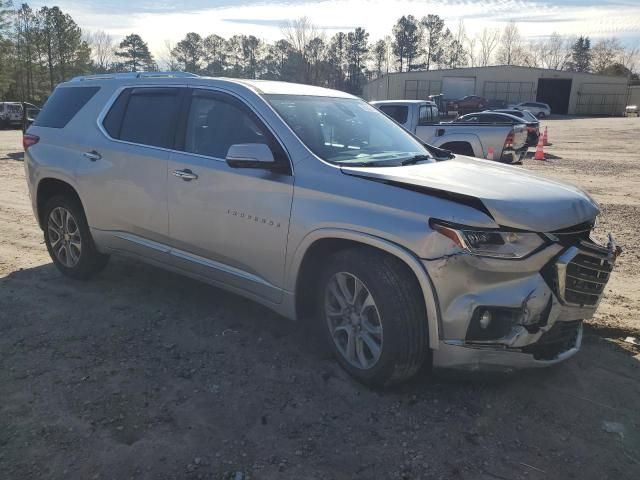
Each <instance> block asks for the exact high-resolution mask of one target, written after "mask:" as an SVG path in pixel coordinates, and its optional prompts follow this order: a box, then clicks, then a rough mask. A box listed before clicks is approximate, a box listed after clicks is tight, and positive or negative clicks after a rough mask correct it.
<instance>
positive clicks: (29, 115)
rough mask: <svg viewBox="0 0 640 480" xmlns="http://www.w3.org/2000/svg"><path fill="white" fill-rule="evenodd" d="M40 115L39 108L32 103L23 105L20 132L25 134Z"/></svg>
mask: <svg viewBox="0 0 640 480" xmlns="http://www.w3.org/2000/svg"><path fill="white" fill-rule="evenodd" d="M39 113H40V107H37V106H35V105H33V104H32V103H26V102H25V103H23V118H22V131H23V132H25V131H26V130H27V129H28V128H29V127H30V126H31V125H32V124H33V122H34V121H35V119H36V117H37V116H38V114H39Z"/></svg>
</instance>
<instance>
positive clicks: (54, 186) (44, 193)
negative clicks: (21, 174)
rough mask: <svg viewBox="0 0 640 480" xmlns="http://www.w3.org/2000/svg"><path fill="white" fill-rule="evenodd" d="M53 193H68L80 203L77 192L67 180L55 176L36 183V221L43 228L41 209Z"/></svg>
mask: <svg viewBox="0 0 640 480" xmlns="http://www.w3.org/2000/svg"><path fill="white" fill-rule="evenodd" d="M55 195H68V196H70V197H71V198H74V199H75V200H77V201H78V203H80V205H82V201H81V200H80V196H79V195H78V192H76V190H75V189H74V188H73V187H72V186H71V185H69V184H68V183H67V182H64V181H62V180H58V179H57V178H45V179H43V180H41V181H40V183H39V184H38V190H37V192H36V201H37V207H38V223H39V224H40V228H44V218H42V216H43V210H44V206H45V204H46V203H47V201H48V200H49V199H50V198H51V197H53V196H55Z"/></svg>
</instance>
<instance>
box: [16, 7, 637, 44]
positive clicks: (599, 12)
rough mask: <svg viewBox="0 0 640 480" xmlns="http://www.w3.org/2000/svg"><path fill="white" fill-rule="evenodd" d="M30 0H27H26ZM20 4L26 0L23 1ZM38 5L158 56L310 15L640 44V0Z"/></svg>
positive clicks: (372, 26) (275, 28)
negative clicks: (509, 26) (191, 39)
mask: <svg viewBox="0 0 640 480" xmlns="http://www.w3.org/2000/svg"><path fill="white" fill-rule="evenodd" d="M27 1H28V0H27ZM15 3H20V0H16V1H15ZM28 3H29V4H30V5H31V6H32V7H39V6H42V5H47V6H52V5H58V6H59V7H60V8H62V9H63V10H64V11H66V12H68V13H70V14H71V15H72V16H73V17H74V18H75V19H76V21H77V22H78V23H79V24H80V26H81V27H82V28H83V30H105V31H107V32H108V33H111V34H112V35H114V36H116V37H121V36H124V35H126V34H128V33H132V32H135V33H138V34H140V35H142V37H143V38H144V39H145V40H147V41H148V42H149V44H150V47H151V49H152V51H153V52H154V53H156V54H157V55H158V54H160V52H161V51H162V50H163V49H164V46H165V43H166V41H169V42H171V43H176V42H177V41H179V40H180V39H181V38H182V37H184V35H185V34H186V33H187V32H190V31H195V32H198V33H200V34H202V35H208V34H210V33H217V34H219V35H222V36H224V37H229V36H231V35H234V34H240V33H243V34H253V35H256V36H258V37H260V38H264V39H266V40H275V39H277V38H280V37H281V24H282V23H283V22H284V21H286V20H287V19H294V18H297V17H301V16H307V17H308V18H310V19H311V21H312V22H313V23H315V24H316V25H318V26H319V27H321V28H322V29H323V30H324V31H325V32H326V34H327V35H331V34H333V33H335V32H336V31H338V30H348V29H350V28H353V27H355V26H362V27H364V28H366V29H367V30H368V31H369V32H370V33H371V38H372V39H376V38H382V37H383V36H384V35H388V34H390V32H391V27H392V26H393V24H394V23H395V21H396V20H397V18H398V17H399V16H401V15H403V14H412V15H414V16H416V17H422V16H424V15H426V14H429V13H435V14H438V15H440V16H441V17H443V18H444V19H445V22H446V24H447V26H449V27H450V28H452V29H454V28H455V27H456V26H457V24H458V22H459V20H460V19H462V20H464V26H465V29H466V32H467V34H468V35H469V36H473V35H474V34H476V33H478V32H480V31H481V30H482V29H483V28H485V27H489V28H501V27H503V26H504V25H505V23H506V22H508V21H510V20H515V21H517V22H518V25H519V27H520V31H521V33H522V34H523V35H524V36H525V37H529V38H536V37H544V36H547V35H549V34H551V33H552V32H554V31H557V32H559V33H561V34H564V35H589V36H590V37H592V38H593V39H596V38H599V37H607V36H617V37H618V38H620V40H622V41H623V43H625V44H627V45H630V46H640V0H555V1H553V0H33V1H28Z"/></svg>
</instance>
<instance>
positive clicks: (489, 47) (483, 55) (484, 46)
mask: <svg viewBox="0 0 640 480" xmlns="http://www.w3.org/2000/svg"><path fill="white" fill-rule="evenodd" d="M499 41H500V32H499V31H498V30H497V29H488V28H485V29H484V30H482V35H480V37H479V38H478V43H479V44H480V51H479V55H478V65H479V66H481V67H486V66H487V65H489V64H490V63H491V59H492V58H493V52H494V51H495V50H496V47H497V46H498V42H499Z"/></svg>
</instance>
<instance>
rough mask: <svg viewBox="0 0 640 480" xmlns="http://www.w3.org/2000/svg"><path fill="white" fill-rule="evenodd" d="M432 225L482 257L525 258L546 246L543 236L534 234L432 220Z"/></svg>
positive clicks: (462, 246) (460, 245) (457, 243)
mask: <svg viewBox="0 0 640 480" xmlns="http://www.w3.org/2000/svg"><path fill="white" fill-rule="evenodd" d="M430 225H431V228H433V229H434V230H435V231H437V232H438V233H441V234H442V235H444V236H445V237H447V238H449V239H451V240H452V241H453V242H454V243H455V244H456V245H458V246H459V247H460V248H463V249H465V250H467V251H469V252H470V253H472V254H474V255H478V256H481V257H495V258H513V259H516V258H523V257H526V256H527V255H530V254H532V253H533V252H535V251H536V250H538V249H539V248H540V247H542V246H544V245H545V244H546V241H545V240H544V238H543V237H542V236H541V235H538V234H537V233H532V232H507V231H501V230H478V229H474V228H473V227H464V226H459V225H450V224H447V223H444V222H439V221H437V220H431V222H430Z"/></svg>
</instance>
